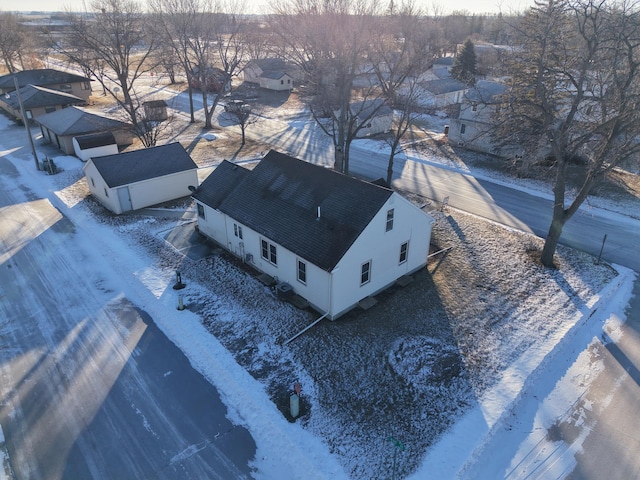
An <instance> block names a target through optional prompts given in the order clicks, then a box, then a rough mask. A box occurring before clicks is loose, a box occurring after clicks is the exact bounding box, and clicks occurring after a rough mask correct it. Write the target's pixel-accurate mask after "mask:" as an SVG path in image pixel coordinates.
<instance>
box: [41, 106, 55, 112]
mask: <svg viewBox="0 0 640 480" xmlns="http://www.w3.org/2000/svg"><path fill="white" fill-rule="evenodd" d="M55 111H56V107H44V113H52V112H55Z"/></svg>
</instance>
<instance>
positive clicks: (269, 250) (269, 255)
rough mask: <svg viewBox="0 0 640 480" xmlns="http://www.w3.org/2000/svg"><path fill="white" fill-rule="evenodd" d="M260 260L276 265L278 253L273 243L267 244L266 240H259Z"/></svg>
mask: <svg viewBox="0 0 640 480" xmlns="http://www.w3.org/2000/svg"><path fill="white" fill-rule="evenodd" d="M260 246H261V252H262V258H264V259H265V260H266V261H267V262H269V263H273V264H274V265H278V252H277V250H276V246H275V245H274V244H273V243H269V242H267V241H266V240H260Z"/></svg>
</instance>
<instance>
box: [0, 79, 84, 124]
mask: <svg viewBox="0 0 640 480" xmlns="http://www.w3.org/2000/svg"><path fill="white" fill-rule="evenodd" d="M18 95H20V98H18ZM20 101H22V106H23V107H24V113H25V115H26V117H27V119H29V120H31V119H33V118H34V117H39V116H41V115H44V114H45V113H51V112H55V111H56V110H62V109H63V108H66V107H68V106H70V105H85V104H86V101H85V100H83V99H82V98H80V97H76V96H75V95H71V94H68V93H64V92H59V91H57V90H51V89H49V88H44V87H38V86H37V85H26V86H24V87H20V89H19V90H18V91H16V90H14V91H12V92H10V93H5V94H4V95H0V108H2V109H3V110H5V111H6V112H7V113H8V114H9V115H11V116H12V117H13V118H15V119H20V120H22V113H21V112H20Z"/></svg>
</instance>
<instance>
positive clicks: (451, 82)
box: [422, 77, 469, 95]
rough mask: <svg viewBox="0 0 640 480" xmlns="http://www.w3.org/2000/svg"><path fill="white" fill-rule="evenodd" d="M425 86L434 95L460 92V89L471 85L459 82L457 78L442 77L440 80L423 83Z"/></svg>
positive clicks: (466, 88)
mask: <svg viewBox="0 0 640 480" xmlns="http://www.w3.org/2000/svg"><path fill="white" fill-rule="evenodd" d="M422 85H423V87H424V88H426V89H427V90H429V91H430V92H431V93H433V94H434V95H443V94H445V93H451V92H458V91H460V90H468V89H469V86H468V85H466V84H464V83H462V82H459V81H458V80H456V79H455V78H450V77H449V78H440V79H438V80H429V81H426V82H423V83H422Z"/></svg>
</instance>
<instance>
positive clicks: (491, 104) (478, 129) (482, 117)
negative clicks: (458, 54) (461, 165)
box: [449, 80, 507, 154]
mask: <svg viewBox="0 0 640 480" xmlns="http://www.w3.org/2000/svg"><path fill="white" fill-rule="evenodd" d="M506 89H507V87H506V86H505V85H504V84H502V83H497V82H489V81H485V80H481V81H479V82H477V83H476V85H475V86H474V88H473V89H471V90H470V91H469V92H468V93H467V95H465V97H464V99H463V101H462V105H461V106H460V114H459V115H458V118H456V119H452V120H451V125H450V126H449V142H450V143H451V144H452V145H459V146H464V147H465V148H468V149H470V150H476V151H479V152H485V153H498V154H499V152H496V151H495V147H494V145H493V142H492V140H491V135H490V132H491V129H492V127H493V117H494V115H495V114H496V112H498V111H499V109H500V108H501V102H500V101H499V98H500V95H501V94H503V93H504V92H505V91H506ZM503 153H504V154H506V152H503Z"/></svg>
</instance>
